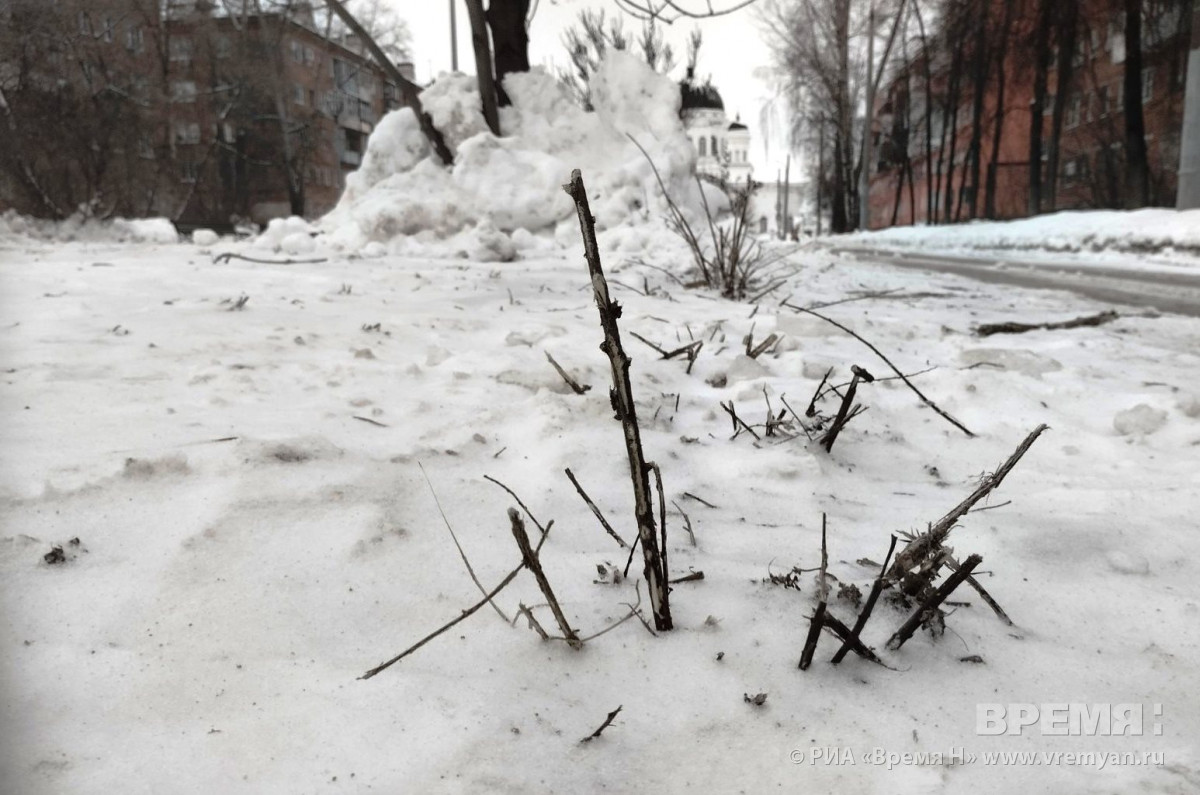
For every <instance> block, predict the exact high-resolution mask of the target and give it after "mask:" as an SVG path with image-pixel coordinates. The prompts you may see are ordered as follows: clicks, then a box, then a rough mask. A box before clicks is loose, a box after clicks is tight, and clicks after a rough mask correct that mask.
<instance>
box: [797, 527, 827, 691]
mask: <svg viewBox="0 0 1200 795" xmlns="http://www.w3.org/2000/svg"><path fill="white" fill-rule="evenodd" d="M828 565H829V551H828V548H827V547H826V545H825V514H823V513H822V514H821V573H820V578H821V584H820V595H821V596H820V601H819V602H818V603H817V609H816V612H814V613H813V616H812V619H811V620H810V621H809V623H808V637H807V638H805V639H804V650H803V651H802V652H801V653H800V670H801V671H807V670H808V666H810V665H812V659H813V655H814V654H816V652H817V641H818V640H819V639H820V637H821V627H822V626H824V624H825V611H826V610H827V609H828V607H827V605H828V600H829V588H828V586H827V585H826V583H825V570H826V568H827V567H828Z"/></svg>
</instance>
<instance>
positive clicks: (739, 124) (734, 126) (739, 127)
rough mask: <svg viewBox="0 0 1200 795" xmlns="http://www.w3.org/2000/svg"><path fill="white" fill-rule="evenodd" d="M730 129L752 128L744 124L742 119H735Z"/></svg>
mask: <svg viewBox="0 0 1200 795" xmlns="http://www.w3.org/2000/svg"><path fill="white" fill-rule="evenodd" d="M729 129H731V130H748V129H750V128H749V127H747V126H746V125H744V124H742V123H741V122H740V121H735V122H733V123H731V124H730V125H729Z"/></svg>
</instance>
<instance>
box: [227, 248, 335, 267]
mask: <svg viewBox="0 0 1200 795" xmlns="http://www.w3.org/2000/svg"><path fill="white" fill-rule="evenodd" d="M231 259H240V260H245V261H246V262H255V263H258V264H259V265H317V264H319V263H322V262H328V261H329V260H328V259H326V258H325V257H320V258H318V259H258V258H256V257H247V256H245V255H244V254H234V253H233V252H232V251H226V252H225V253H224V254H218V255H217V256H215V257H213V263H214V264H218V265H219V264H222V263H226V262H229V260H231Z"/></svg>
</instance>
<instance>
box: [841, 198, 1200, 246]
mask: <svg viewBox="0 0 1200 795" xmlns="http://www.w3.org/2000/svg"><path fill="white" fill-rule="evenodd" d="M841 239H842V240H846V241H853V242H856V243H864V244H869V245H881V246H895V247H897V248H921V249H924V250H940V251H945V250H953V249H1030V250H1036V249H1041V250H1046V251H1057V252H1080V251H1123V252H1163V253H1170V252H1171V251H1174V252H1181V253H1188V254H1193V255H1200V210H1165V209H1146V210H1134V211H1118V210H1089V211H1083V212H1061V213H1054V214H1052V215H1041V216H1038V217H1036V218H1025V219H1022V220H1019V221H975V222H972V223H968V224H959V225H956V226H905V227H894V228H891V229H883V230H880V231H878V232H866V233H858V234H854V235H849V236H847V237H844V238H841Z"/></svg>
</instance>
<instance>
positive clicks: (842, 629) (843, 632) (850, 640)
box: [824, 613, 888, 668]
mask: <svg viewBox="0 0 1200 795" xmlns="http://www.w3.org/2000/svg"><path fill="white" fill-rule="evenodd" d="M824 628H825V629H827V630H829V631H830V632H832V633H833V634H834V635H835V636H837V637H838V638H839V639H840V640H841V641H842V648H844V649H849V650H850V651H852V652H854V653H855V654H857V655H858V656H859V657H862V658H863V659H864V660H870V661H871V662H873V663H876V664H877V665H882V666H883V667H884V668H887V667H888V666H887V665H886V664H885V663H884V662H883V660H881V659H879V655H877V654H875V652H873V651H872V650H871V647H870V646H868V645H867V644H865V643H863V642H862V640H861V639H860V638H858V637H856V636H855V635H854V633H853V632H852V631H851V630H850V628H849V627H847V626H846V625H845V624H843V623H842V622H841V621H839V620H838V619H836V618H834V617H833V615H832V614H830V613H826V614H825V622H824ZM839 653H840V652H839Z"/></svg>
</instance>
